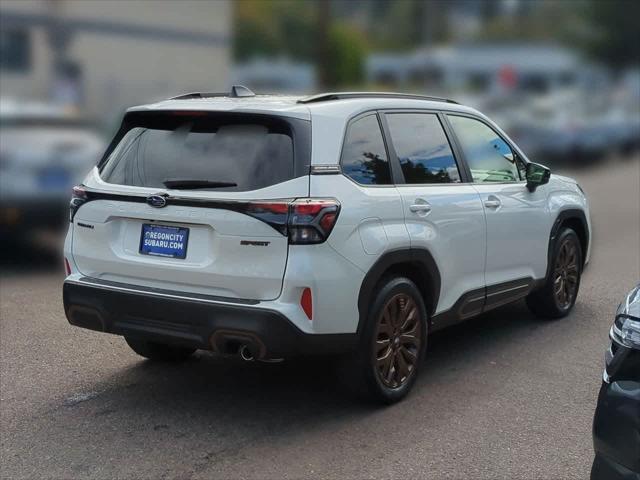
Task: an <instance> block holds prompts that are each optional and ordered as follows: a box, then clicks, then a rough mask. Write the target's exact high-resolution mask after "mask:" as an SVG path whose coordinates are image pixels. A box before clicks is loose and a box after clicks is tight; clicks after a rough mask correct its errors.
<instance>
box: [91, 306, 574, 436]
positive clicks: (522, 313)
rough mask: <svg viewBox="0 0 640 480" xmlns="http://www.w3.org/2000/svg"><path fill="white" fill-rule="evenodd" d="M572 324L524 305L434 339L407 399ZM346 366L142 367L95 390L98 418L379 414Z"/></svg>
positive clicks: (201, 359)
mask: <svg viewBox="0 0 640 480" xmlns="http://www.w3.org/2000/svg"><path fill="white" fill-rule="evenodd" d="M573 315H575V313H574V314H573ZM573 315H572V316H573ZM570 318H571V317H570ZM570 318H569V319H568V321H565V323H563V321H562V320H561V321H559V322H553V321H552V322H549V321H540V320H538V319H536V318H535V317H534V316H533V315H532V314H530V313H529V311H528V310H527V308H526V306H525V305H524V303H523V302H521V303H518V304H515V305H509V306H506V307H503V308H500V309H497V310H495V311H493V312H490V313H487V314H485V315H482V316H480V317H478V318H476V319H474V320H471V321H468V322H465V323H463V324H460V325H458V326H455V327H452V328H449V329H447V330H444V331H442V332H436V333H435V334H433V335H432V336H430V339H429V351H428V355H427V361H426V362H425V364H424V365H423V366H422V367H421V368H422V371H421V375H420V377H419V379H418V383H417V385H416V387H415V389H414V391H413V392H412V394H411V395H410V397H409V398H411V397H416V396H420V395H421V394H423V393H426V392H422V390H423V389H429V383H430V379H431V377H432V376H433V374H434V373H435V372H440V371H443V370H447V369H449V368H451V367H455V366H456V365H457V364H458V363H460V362H462V363H463V364H464V363H468V362H469V361H471V362H476V361H480V360H481V359H482V358H483V357H484V356H486V355H489V356H492V357H493V356H496V355H499V353H500V352H501V351H503V350H504V349H505V348H507V347H517V343H518V342H519V339H521V338H522V336H523V335H527V334H529V333H530V332H533V331H536V330H538V329H547V328H556V329H558V330H559V331H563V330H564V331H566V330H567V328H569V329H571V328H572V327H570V323H569V322H570ZM568 325H569V327H568ZM566 333H567V334H569V332H566ZM132 355H133V354H132ZM136 358H139V357H136ZM342 366H343V364H342V363H340V362H338V361H336V360H334V359H331V358H325V357H316V358H313V357H308V358H304V357H303V358H296V359H289V360H286V361H284V362H282V363H262V362H243V361H241V360H239V359H238V358H236V357H221V356H218V355H215V354H211V353H209V352H198V353H197V354H196V355H194V357H193V358H192V359H190V360H187V361H186V362H184V363H180V364H170V363H156V362H150V361H146V360H143V359H140V360H139V361H138V362H136V363H135V364H133V365H132V366H131V367H130V368H127V369H124V370H121V371H118V373H116V374H114V375H113V376H112V377H110V378H107V379H105V380H104V381H103V382H101V383H98V384H96V385H95V386H94V388H93V390H95V391H97V392H102V393H101V394H100V395H99V397H97V398H96V399H95V400H93V401H92V402H91V403H94V402H95V403H105V404H108V405H105V408H104V409H102V410H101V411H102V413H100V411H97V412H95V413H96V414H97V415H100V414H102V415H108V414H112V413H116V412H119V413H120V414H124V413H127V412H131V413H136V414H139V413H142V412H145V411H146V414H147V415H149V416H152V417H156V416H158V417H159V416H165V417H166V418H170V417H171V415H173V414H175V415H178V416H183V415H186V414H188V415H189V416H190V417H192V418H194V419H200V420H204V421H207V420H208V421H215V422H229V423H231V424H234V426H235V428H238V424H237V422H236V421H237V420H238V418H241V419H242V421H241V422H240V424H242V423H245V422H246V423H255V422H264V425H265V427H269V426H270V425H273V424H274V423H279V422H281V424H282V426H288V428H291V427H293V424H292V421H294V420H295V419H296V418H297V417H299V418H304V419H305V421H306V422H308V421H309V416H308V414H312V417H313V418H314V419H316V420H317V421H319V422H321V421H322V420H323V418H324V417H326V418H332V419H335V418H336V416H339V415H363V414H367V413H368V412H369V413H370V412H375V411H376V410H377V409H378V408H379V407H378V406H376V405H371V404H367V403H366V402H362V401H359V400H358V399H356V398H355V397H354V396H353V395H351V393H350V392H349V389H348V388H346V387H345V385H343V384H341V383H340V382H338V381H337V378H339V377H340V372H339V369H340V368H341V367H342ZM426 394H427V395H428V393H426ZM392 408H393V407H392ZM147 415H145V416H147ZM234 415H237V416H238V418H236V419H234V418H233V416H234ZM307 426H308V423H307Z"/></svg>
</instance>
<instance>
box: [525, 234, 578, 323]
mask: <svg viewBox="0 0 640 480" xmlns="http://www.w3.org/2000/svg"><path fill="white" fill-rule="evenodd" d="M551 262H552V263H551V268H550V270H549V276H548V278H547V279H546V280H545V284H544V286H543V287H542V288H541V289H539V290H536V291H535V292H532V293H530V294H529V296H528V297H527V306H528V307H529V310H531V312H533V314H534V315H536V316H538V317H541V318H550V319H554V318H562V317H565V316H567V315H568V314H569V312H570V311H571V309H572V308H573V306H574V305H575V303H576V299H577V298H578V289H579V288H580V277H581V275H582V246H581V245H580V239H579V238H578V235H576V232H575V231H573V230H572V229H571V228H564V229H563V230H561V231H560V234H559V235H558V238H557V240H556V241H555V243H554V245H553V255H552V257H551Z"/></svg>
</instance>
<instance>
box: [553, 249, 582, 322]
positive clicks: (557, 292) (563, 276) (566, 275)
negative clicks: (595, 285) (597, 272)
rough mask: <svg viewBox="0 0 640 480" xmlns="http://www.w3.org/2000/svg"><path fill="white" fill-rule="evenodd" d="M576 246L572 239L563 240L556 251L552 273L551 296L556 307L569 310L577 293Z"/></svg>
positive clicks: (578, 273) (578, 271)
mask: <svg viewBox="0 0 640 480" xmlns="http://www.w3.org/2000/svg"><path fill="white" fill-rule="evenodd" d="M579 275H580V270H579V267H578V246H577V245H576V242H575V240H574V239H573V238H570V237H569V238H565V239H564V241H563V242H562V245H560V249H559V250H558V256H557V258H556V264H555V266H554V271H553V294H554V296H555V299H556V302H557V304H558V307H560V308H561V309H563V310H566V309H567V308H569V307H570V306H571V305H572V304H573V301H574V300H575V297H576V293H577V292H578V279H579Z"/></svg>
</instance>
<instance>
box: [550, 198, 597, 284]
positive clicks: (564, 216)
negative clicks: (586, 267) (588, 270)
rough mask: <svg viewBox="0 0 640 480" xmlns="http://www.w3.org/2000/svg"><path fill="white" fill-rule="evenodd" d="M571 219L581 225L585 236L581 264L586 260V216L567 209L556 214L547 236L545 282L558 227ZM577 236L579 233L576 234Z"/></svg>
mask: <svg viewBox="0 0 640 480" xmlns="http://www.w3.org/2000/svg"><path fill="white" fill-rule="evenodd" d="M572 219H576V220H578V221H579V222H580V224H581V225H582V228H584V234H585V237H586V238H585V247H586V248H585V249H584V252H582V255H583V262H584V258H586V254H587V250H588V249H589V247H590V245H589V224H588V223H587V216H586V215H585V214H584V211H583V210H580V209H578V208H567V209H565V210H561V211H560V212H559V213H558V216H557V217H556V219H555V221H554V222H553V226H552V227H551V233H550V235H549V246H548V248H547V272H546V274H545V277H544V278H545V281H546V279H547V278H549V274H550V273H551V263H552V258H551V256H552V255H553V245H554V243H555V241H556V238H557V236H558V233H559V232H560V226H561V225H562V224H563V223H564V222H565V221H567V220H572ZM576 233H578V234H579V232H576Z"/></svg>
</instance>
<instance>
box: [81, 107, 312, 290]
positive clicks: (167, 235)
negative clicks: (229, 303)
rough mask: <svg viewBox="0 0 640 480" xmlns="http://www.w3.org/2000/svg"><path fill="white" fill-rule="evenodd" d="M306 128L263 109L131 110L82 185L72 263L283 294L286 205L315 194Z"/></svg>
mask: <svg viewBox="0 0 640 480" xmlns="http://www.w3.org/2000/svg"><path fill="white" fill-rule="evenodd" d="M309 129H310V124H309V122H308V121H305V120H301V119H295V118H287V117H274V116H267V115H254V114H238V113H216V112H185V111H176V112H169V111H167V112H133V113H129V114H127V116H126V117H125V120H124V122H123V126H122V128H121V129H120V131H119V132H118V134H117V135H116V138H115V139H114V141H113V142H112V145H111V146H110V147H109V150H108V151H107V153H106V154H105V157H104V158H103V160H102V161H101V162H100V164H99V165H98V167H97V168H96V169H94V171H93V172H92V173H91V174H90V175H89V177H88V178H87V179H86V181H85V185H84V188H82V189H79V190H78V191H77V192H76V195H75V199H74V202H76V204H77V205H78V207H77V209H72V215H73V238H72V253H73V260H74V262H75V264H76V267H77V268H78V270H79V271H80V273H81V274H83V275H86V276H88V277H93V278H97V279H101V280H106V281H111V282H119V283H125V284H133V285H141V286H146V287H153V288H161V289H166V290H177V291H180V292H189V293H199V294H207V295H214V296H220V297H227V298H230V299H247V300H270V299H275V298H277V297H278V296H279V294H280V291H281V288H282V281H283V277H284V272H285V267H286V261H287V253H288V238H287V236H286V225H285V223H286V218H287V211H288V210H287V208H288V203H289V202H290V201H291V200H292V199H294V198H301V197H307V196H308V194H309V182H308V177H307V176H306V175H307V174H308V168H309V157H310V135H309V133H310V132H309ZM74 210H75V211H74Z"/></svg>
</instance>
